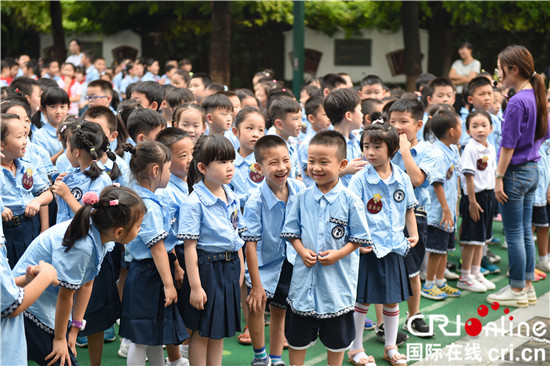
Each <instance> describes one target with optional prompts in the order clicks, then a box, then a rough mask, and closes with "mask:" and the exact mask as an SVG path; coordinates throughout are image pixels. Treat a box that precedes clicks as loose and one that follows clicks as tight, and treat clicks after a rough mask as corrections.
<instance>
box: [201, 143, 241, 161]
mask: <svg viewBox="0 0 550 366" xmlns="http://www.w3.org/2000/svg"><path fill="white" fill-rule="evenodd" d="M203 149H204V150H203V151H204V159H203V161H204V163H205V164H208V163H211V162H213V161H216V160H217V161H227V160H235V148H234V147H233V144H231V141H229V140H228V139H227V138H225V137H223V136H216V138H210V139H208V142H207V144H206V145H205V146H204V147H203Z"/></svg>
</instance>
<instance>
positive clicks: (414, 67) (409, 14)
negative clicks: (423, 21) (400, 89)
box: [401, 1, 422, 92]
mask: <svg viewBox="0 0 550 366" xmlns="http://www.w3.org/2000/svg"><path fill="white" fill-rule="evenodd" d="M418 13H419V9H418V2H417V1H403V2H402V5H401V22H402V24H403V42H404V44H405V54H404V61H405V74H406V75H407V91H410V92H412V91H415V90H416V87H415V84H414V82H415V81H416V78H417V77H418V76H419V75H420V74H421V73H422V64H421V61H422V55H421V53H420V33H419V20H418Z"/></svg>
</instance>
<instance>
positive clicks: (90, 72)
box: [86, 65, 100, 84]
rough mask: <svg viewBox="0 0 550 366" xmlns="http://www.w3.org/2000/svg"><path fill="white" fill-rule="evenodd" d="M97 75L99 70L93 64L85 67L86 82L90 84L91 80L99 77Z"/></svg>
mask: <svg viewBox="0 0 550 366" xmlns="http://www.w3.org/2000/svg"><path fill="white" fill-rule="evenodd" d="M99 77H100V75H99V71H97V69H96V68H95V66H94V65H92V66H90V67H88V68H87V69H86V84H90V83H91V82H92V81H94V80H97V79H99Z"/></svg>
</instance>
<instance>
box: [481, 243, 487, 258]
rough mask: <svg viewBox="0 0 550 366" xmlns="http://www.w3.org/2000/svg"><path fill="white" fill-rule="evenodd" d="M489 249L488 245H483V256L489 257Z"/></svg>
mask: <svg viewBox="0 0 550 366" xmlns="http://www.w3.org/2000/svg"><path fill="white" fill-rule="evenodd" d="M488 249H489V248H488V247H487V244H485V245H483V247H482V249H481V254H482V255H483V256H484V257H485V256H486V255H487V250H488Z"/></svg>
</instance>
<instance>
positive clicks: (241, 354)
mask: <svg viewBox="0 0 550 366" xmlns="http://www.w3.org/2000/svg"><path fill="white" fill-rule="evenodd" d="M493 231H494V236H495V237H496V238H498V239H500V240H501V242H502V241H504V235H503V232H502V223H501V222H495V223H494V228H493ZM489 248H490V250H491V251H492V252H493V253H495V254H497V255H499V256H500V257H502V260H501V262H500V263H498V264H497V266H498V267H499V268H500V271H501V273H500V274H496V275H489V276H487V278H488V279H489V280H491V281H493V282H495V284H496V286H497V290H498V289H500V288H502V287H503V286H506V285H507V284H508V279H507V277H506V271H507V266H508V255H507V252H506V249H504V248H502V247H501V246H500V245H498V244H497V245H490V246H489ZM459 259H460V251H459V250H458V249H457V250H456V251H455V252H453V253H450V254H449V261H451V262H454V263H455V264H457V265H458V260H459ZM549 283H550V278H547V279H545V280H542V281H539V282H537V283H535V284H534V286H535V289H536V292H537V294H538V295H539V296H540V295H542V294H544V293H546V292H548V291H550V285H549ZM449 284H450V285H451V286H456V281H449ZM486 296H487V293H485V294H483V293H472V292H467V291H466V292H463V294H462V296H461V297H460V298H452V299H451V298H449V299H447V300H444V301H432V300H429V299H425V298H422V300H421V303H420V311H421V312H422V313H423V314H424V315H430V314H431V315H435V314H441V315H446V316H447V317H448V319H449V324H448V325H447V326H446V330H447V331H448V332H451V333H452V332H455V331H456V327H457V324H456V320H457V318H456V317H457V315H460V322H461V325H460V328H461V332H460V333H461V334H460V335H459V336H444V335H443V334H442V332H441V331H438V330H436V334H435V335H434V337H432V338H418V337H415V336H412V335H410V334H409V339H408V341H407V342H405V344H404V345H403V346H401V347H400V352H401V353H405V354H406V353H407V345H408V344H409V345H413V344H422V345H425V344H432V345H434V347H437V348H443V347H445V346H446V345H448V344H450V343H452V342H454V341H456V340H458V339H460V338H463V337H464V336H466V333H465V331H464V323H466V321H467V320H468V319H469V318H472V317H477V318H478V319H480V320H481V322H482V324H484V325H485V324H486V323H487V322H489V321H494V320H496V319H498V318H499V317H501V316H502V315H503V313H502V309H501V310H499V311H489V314H488V315H487V316H486V317H484V318H480V317H479V316H478V315H477V308H478V307H479V306H480V305H483V304H485V305H489V304H488V303H487V302H486V300H485V298H486ZM489 309H490V306H489ZM511 310H513V309H511ZM406 312H407V305H406V303H402V304H400V330H402V329H401V327H402V326H403V323H404V322H405V318H406ZM367 317H369V318H370V319H372V320H373V321H375V319H376V314H375V311H374V307H371V308H370V309H369V312H368V314H367ZM243 327H244V325H243ZM117 331H118V329H117ZM265 334H266V343H267V344H268V345H269V329H268V327H266V333H265ZM363 344H364V346H365V350H366V352H367V354H369V355H373V356H374V357H375V359H376V362H377V364H378V365H379V366H381V365H389V363H388V362H387V361H385V360H384V359H383V357H382V356H383V351H384V344H383V343H381V342H379V341H377V340H376V335H375V332H374V330H366V331H365V333H364V339H363ZM119 345H120V341H119V339H117V340H116V341H115V342H113V343H108V344H105V347H104V350H103V362H102V364H103V365H107V366H117V365H126V359H123V358H120V357H118V355H117V351H118V347H119ZM77 352H78V355H77V358H78V362H79V364H80V365H82V366H87V365H89V359H88V349H86V348H77ZM223 354H224V356H223V364H224V365H226V366H233V365H235V366H237V365H238V366H240V365H250V362H251V361H252V358H253V351H252V346H243V345H240V344H239V343H238V342H237V337H236V336H235V337H232V338H228V339H226V340H225V343H224V353H223ZM283 360H284V361H285V362H286V363H287V365H288V351H287V350H285V351H284V352H283ZM409 364H412V363H409ZM306 365H326V350H325V348H324V347H323V345H322V344H321V342H320V341H317V343H316V344H315V346H313V347H311V348H310V349H308V351H307V356H306ZM344 365H351V364H349V363H348V362H347V356H346V357H345V359H344Z"/></svg>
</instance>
